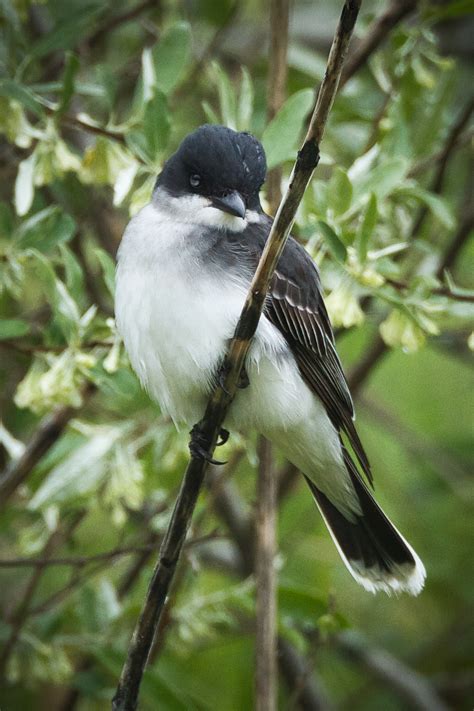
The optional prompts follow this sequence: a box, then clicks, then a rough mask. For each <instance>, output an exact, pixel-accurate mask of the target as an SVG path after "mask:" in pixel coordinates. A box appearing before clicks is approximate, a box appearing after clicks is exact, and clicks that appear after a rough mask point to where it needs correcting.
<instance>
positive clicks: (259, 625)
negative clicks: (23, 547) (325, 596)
mask: <svg viewBox="0 0 474 711" xmlns="http://www.w3.org/2000/svg"><path fill="white" fill-rule="evenodd" d="M289 4H290V3H289V0H271V3H270V56H269V80H268V110H267V116H268V120H269V121H271V120H272V118H273V117H274V116H275V115H276V113H277V112H278V110H279V109H280V107H281V106H282V104H283V102H284V100H285V97H286V82H287V74H288V70H287V53H288V24H289V12H290V8H289ZM282 175H283V173H282V168H281V167H280V166H278V167H276V168H274V169H273V170H271V171H270V172H269V174H268V177H267V199H268V203H269V206H270V212H271V213H273V214H274V213H275V212H276V210H277V209H278V205H279V204H280V200H281V180H282ZM258 456H259V466H258V473H257V511H256V553H255V573H256V635H255V654H256V667H255V707H256V709H257V711H274V709H276V705H277V697H278V679H277V632H276V626H277V625H276V615H277V604H276V589H277V580H276V571H275V567H274V558H275V552H276V545H277V544H276V538H277V536H276V519H277V514H276V509H277V496H276V494H277V486H276V479H275V471H274V467H273V457H272V448H271V444H270V442H269V441H268V440H266V439H265V438H264V437H260V438H259V441H258Z"/></svg>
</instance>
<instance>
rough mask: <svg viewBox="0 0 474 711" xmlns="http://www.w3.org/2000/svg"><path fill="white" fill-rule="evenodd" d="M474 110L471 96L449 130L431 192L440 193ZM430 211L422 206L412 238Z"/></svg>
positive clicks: (473, 97) (414, 224) (411, 232)
mask: <svg viewBox="0 0 474 711" xmlns="http://www.w3.org/2000/svg"><path fill="white" fill-rule="evenodd" d="M473 111H474V96H472V97H471V98H470V100H469V101H468V102H467V103H466V105H465V106H464V108H463V109H462V111H461V112H460V114H459V116H458V118H457V120H456V121H455V122H454V123H453V125H452V127H451V130H450V131H449V133H448V135H447V138H446V141H445V143H444V146H443V149H442V153H441V157H440V159H439V160H438V162H437V167H436V171H435V174H434V176H433V179H432V182H431V185H430V188H429V189H430V192H432V193H435V195H439V194H440V193H441V190H442V187H443V183H444V178H445V175H446V169H447V167H448V163H449V161H450V159H451V154H452V153H453V151H454V149H455V148H456V144H457V140H458V138H459V136H460V135H461V134H462V132H463V131H464V129H465V127H466V126H467V124H468V122H469V119H470V117H471V114H472V112H473ZM428 213H429V210H428V208H427V207H426V205H424V206H423V207H421V208H420V210H419V212H418V215H417V217H416V219H415V221H414V223H413V227H412V229H411V231H410V239H414V238H415V237H416V236H417V235H418V234H419V232H420V229H421V227H422V225H423V223H424V221H425V219H426V217H427V215H428Z"/></svg>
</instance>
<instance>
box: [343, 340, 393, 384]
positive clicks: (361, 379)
mask: <svg viewBox="0 0 474 711" xmlns="http://www.w3.org/2000/svg"><path fill="white" fill-rule="evenodd" d="M387 351H388V346H387V345H386V344H385V341H383V340H382V336H381V335H380V333H379V332H378V331H377V333H376V335H375V337H374V340H373V341H372V343H371V345H370V346H369V348H368V349H367V351H366V352H365V353H364V355H363V356H362V358H361V359H360V360H359V362H358V363H357V365H356V366H354V368H353V369H352V371H351V372H350V374H349V376H348V378H347V382H348V383H349V390H350V391H351V393H352V395H353V397H355V396H357V395H358V393H359V390H360V389H361V388H362V386H363V385H364V383H365V381H366V380H367V378H368V377H369V375H370V373H371V372H372V369H373V368H374V367H375V366H376V365H377V363H378V362H379V361H380V360H381V359H382V358H383V356H384V355H385V354H386V352H387Z"/></svg>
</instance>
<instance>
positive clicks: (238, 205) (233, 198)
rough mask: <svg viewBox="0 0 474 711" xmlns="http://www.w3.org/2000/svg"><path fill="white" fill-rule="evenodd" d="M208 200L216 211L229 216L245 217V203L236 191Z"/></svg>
mask: <svg viewBox="0 0 474 711" xmlns="http://www.w3.org/2000/svg"><path fill="white" fill-rule="evenodd" d="M210 200H211V203H212V205H213V207H217V209H218V210H222V211H223V212H228V213H229V215H235V216H236V217H242V218H244V217H245V202H244V199H243V197H242V195H241V194H240V193H238V192H237V190H232V192H230V193H227V195H223V196H222V197H211V198H210Z"/></svg>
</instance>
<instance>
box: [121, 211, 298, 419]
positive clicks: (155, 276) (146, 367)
mask: <svg viewBox="0 0 474 711" xmlns="http://www.w3.org/2000/svg"><path fill="white" fill-rule="evenodd" d="M202 247H203V244H202V241H201V238H200V234H199V227H198V226H196V225H195V224H194V225H193V224H186V223H181V224H179V223H177V222H176V221H175V220H173V221H171V220H170V217H169V215H168V214H167V213H163V212H160V211H159V210H158V209H157V208H156V207H155V206H153V205H148V206H147V207H145V208H144V209H143V210H142V211H141V212H140V213H139V214H138V215H137V216H136V217H134V218H133V220H132V221H131V222H130V224H129V225H128V227H127V229H126V231H125V234H124V237H123V240H122V244H121V246H120V250H119V256H118V268H117V284H116V316H117V326H118V329H119V331H120V333H121V335H122V337H123V339H124V343H125V347H126V349H127V352H128V355H129V357H130V360H131V363H132V366H133V368H134V370H135V371H136V373H137V374H138V376H139V378H140V381H141V383H142V385H143V386H144V387H145V388H146V389H147V391H148V392H149V393H150V395H151V396H152V397H153V398H154V399H156V400H157V401H158V402H159V403H160V406H161V408H162V409H163V410H164V411H165V412H167V413H168V414H169V415H170V416H171V417H172V418H173V419H174V420H175V422H179V421H180V420H184V421H186V422H187V423H193V422H196V421H197V420H199V419H200V417H201V416H202V414H203V407H204V403H205V398H206V395H207V393H208V392H209V389H210V386H211V383H212V378H213V377H214V376H215V373H216V371H217V369H218V366H219V360H220V359H221V358H222V356H223V354H224V352H225V348H226V344H227V341H228V340H229V339H230V338H231V337H232V335H233V332H234V329H235V325H236V323H237V320H238V317H239V315H240V312H241V310H242V306H243V303H244V300H245V296H246V293H247V289H248V284H249V281H248V278H245V277H244V276H243V277H242V280H241V281H239V280H236V279H235V278H234V279H232V278H230V277H227V278H224V277H222V278H220V279H216V275H215V273H211V271H209V273H207V272H206V270H205V269H204V270H203V268H202V264H201V263H200V262H199V260H198V256H199V251H200V248H202ZM258 335H259V337H258V339H257V342H256V343H255V344H254V348H253V351H252V359H253V361H259V359H260V357H261V354H262V349H264V350H265V349H267V348H271V349H272V350H275V348H277V349H278V348H285V344H284V339H283V338H282V337H281V335H280V334H279V333H278V332H277V331H276V329H275V328H274V327H273V326H272V325H271V324H270V323H269V322H268V321H267V319H264V320H262V323H261V325H260V327H259V332H258Z"/></svg>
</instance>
